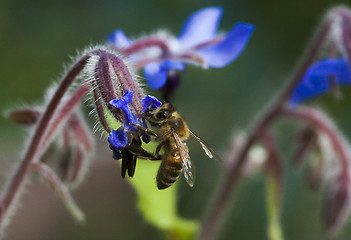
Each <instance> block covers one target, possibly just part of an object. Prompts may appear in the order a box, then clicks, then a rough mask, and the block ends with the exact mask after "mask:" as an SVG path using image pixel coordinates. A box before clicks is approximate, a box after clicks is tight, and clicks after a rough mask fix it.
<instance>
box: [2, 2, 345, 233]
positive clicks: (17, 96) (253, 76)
mask: <svg viewBox="0 0 351 240" xmlns="http://www.w3.org/2000/svg"><path fill="white" fill-rule="evenodd" d="M338 3H339V4H340V3H344V4H347V1H344V2H342V1H339V2H338V1H331V0H330V1H327V0H319V1H317V0H315V1H312V0H311V1H303V0H295V1H278V0H266V1H258V0H257V1H244V0H238V1H229V0H228V1H209V0H205V1H204V0H194V1H189V0H173V1H160V0H158V1H157V0H150V1H142V0H140V1H137V0H102V1H93V0H90V1H82V0H76V1H70V0H59V1H58V0H56V1H44V0H31V1H23V0H0V54H1V55H0V83H1V85H0V86H1V87H0V111H1V112H4V111H6V110H7V109H10V108H11V107H15V106H23V105H28V104H29V105H34V104H36V103H40V101H41V100H42V99H43V93H44V92H45V90H46V89H47V88H48V87H49V86H50V84H51V83H52V82H53V81H54V80H58V79H59V76H60V75H61V74H62V73H63V69H64V67H63V66H64V64H69V63H70V56H76V54H77V50H82V49H84V48H85V47H87V46H89V45H94V44H97V43H103V42H104V39H105V37H106V36H107V35H108V34H109V33H111V32H112V31H113V30H115V29H116V28H121V29H123V30H124V31H125V33H126V34H127V36H131V37H138V36H140V35H142V34H146V33H150V32H153V31H155V30H157V29H159V28H163V29H164V28H166V29H169V30H170V31H171V32H173V33H174V34H176V35H177V34H178V33H179V31H180V29H181V26H182V24H183V22H184V21H185V19H186V18H187V17H188V16H189V15H190V13H192V12H194V11H195V10H198V9H200V8H202V7H206V6H222V7H223V8H224V15H223V18H222V21H221V24H220V29H221V30H224V31H228V30H229V29H230V28H231V27H232V26H233V25H234V23H235V22H237V21H242V22H247V23H251V24H254V25H255V26H256V30H255V32H254V34H253V36H252V39H251V40H250V42H249V44H248V46H247V48H246V50H245V51H244V52H243V54H242V55H241V56H240V57H239V58H238V59H237V60H236V61H235V62H234V63H232V64H231V65H229V66H228V67H226V68H224V69H210V70H208V71H203V70H201V69H199V68H195V67H189V68H188V69H187V71H186V72H185V73H183V74H182V84H181V86H180V89H179V91H178V92H177V95H176V98H175V104H176V106H177V107H178V109H179V112H180V113H181V114H182V115H183V116H184V117H185V118H186V120H187V121H188V124H189V125H190V127H191V128H192V129H193V130H194V131H195V132H196V133H198V134H199V135H200V136H202V137H203V138H204V139H206V140H207V141H208V142H209V143H210V144H211V145H212V146H213V147H214V149H216V150H217V151H218V152H219V153H220V154H221V155H225V153H226V149H227V147H228V143H229V141H230V139H231V136H232V135H233V134H234V133H235V132H240V131H245V129H246V128H248V127H249V126H250V123H251V122H252V121H253V120H254V119H255V117H256V116H257V114H259V113H260V112H261V111H262V110H263V108H262V107H263V106H264V105H265V104H266V103H268V102H269V101H271V99H272V96H274V95H275V94H276V92H277V91H278V90H279V89H280V87H281V86H282V85H283V84H284V80H286V79H287V78H288V76H289V75H290V73H291V72H292V71H293V68H294V66H295V63H296V62H297V60H298V58H299V56H300V55H301V53H302V51H303V49H304V47H305V46H306V44H307V42H308V40H309V39H310V37H311V35H312V33H313V32H314V30H315V28H316V26H317V25H318V23H319V21H320V19H321V18H322V17H323V15H324V14H325V12H326V11H327V10H328V9H329V8H330V7H332V6H334V5H335V4H338ZM350 5H351V3H350ZM342 92H343V96H344V97H343V99H342V100H341V101H336V100H335V99H333V98H332V97H331V96H324V97H323V98H322V99H320V100H318V103H319V104H320V105H322V107H323V108H324V109H325V110H326V111H327V112H328V113H330V114H331V115H332V116H333V119H334V120H335V121H336V122H337V124H338V125H339V127H340V129H341V130H342V131H343V132H344V133H345V135H346V137H347V138H348V139H351V126H350V124H349V122H350V121H351V115H350V114H349V112H347V111H346V110H347V109H348V105H349V104H350V102H351V90H350V89H347V88H344V89H343V90H342ZM93 123H94V122H93V121H90V124H91V126H92V125H93ZM289 126H290V125H289V123H282V124H280V125H279V128H278V131H279V134H278V136H279V144H280V146H281V150H282V156H283V157H284V160H285V169H286V176H285V193H284V204H283V216H282V225H283V231H284V235H285V237H286V239H288V240H295V239H299V240H307V239H308V240H310V239H327V237H326V236H325V234H324V233H323V231H322V230H321V225H322V224H321V221H320V215H321V202H320V200H321V197H320V194H319V193H312V192H310V191H309V190H307V189H306V187H305V186H304V184H303V173H302V172H301V171H296V169H291V167H290V166H291V164H290V161H289V160H290V158H291V155H292V152H293V149H294V144H292V143H291V139H292V137H293V134H294V133H293V132H292V131H291V130H289V129H290V127H289ZM26 136H27V134H26V132H25V131H24V130H23V129H21V128H20V127H17V126H15V125H13V124H11V123H9V122H8V121H6V120H5V119H4V118H0V152H1V154H0V160H1V161H0V167H1V174H0V179H1V182H2V183H3V182H4V180H5V179H6V177H7V176H8V175H9V174H10V172H11V168H12V167H13V166H14V164H15V163H16V162H17V161H18V160H19V157H20V154H21V153H22V149H23V146H24V145H25V144H26V141H25V138H26ZM95 138H96V144H97V150H96V155H97V156H98V158H97V159H94V160H93V165H92V167H91V169H90V172H89V174H88V177H87V179H86V181H85V182H84V183H83V185H82V186H81V187H79V188H78V189H77V190H76V191H75V194H74V195H75V197H76V200H77V202H78V204H79V205H80V206H81V208H82V209H83V210H84V211H85V213H86V215H87V224H86V225H85V226H80V225H77V224H76V223H75V222H74V221H73V220H72V219H71V217H70V216H69V214H68V213H67V211H66V210H65V209H64V208H63V206H62V204H61V203H60V202H59V200H58V199H57V198H56V197H55V196H54V194H52V192H51V191H50V190H49V189H48V188H47V187H45V186H43V185H42V184H31V185H30V186H29V187H28V190H27V193H26V194H25V196H24V197H23V199H22V201H21V204H20V206H19V207H18V210H17V213H16V215H15V216H14V218H13V222H12V224H11V226H10V227H9V229H8V237H7V239H55V240H56V239H67V240H68V239H163V235H162V233H160V232H159V231H158V230H157V229H155V228H154V227H152V226H150V225H149V224H148V223H146V222H145V221H144V220H143V219H142V217H141V215H140V213H139V212H138V211H137V210H136V207H135V201H136V199H135V194H134V191H133V189H132V188H131V187H130V185H129V184H128V183H127V181H124V180H122V179H121V177H120V172H119V171H120V170H119V166H118V165H117V164H116V162H115V161H113V160H112V158H111V155H112V153H111V152H110V150H109V149H108V146H107V144H106V142H104V141H103V140H100V134H99V133H97V134H95ZM190 146H191V147H190V148H191V156H192V159H193V162H194V164H195V165H196V168H197V182H196V184H195V186H194V187H193V188H192V189H190V188H189V187H188V186H187V185H186V183H185V182H184V180H183V179H182V180H181V184H180V189H179V196H178V202H179V211H180V214H181V215H182V216H185V217H187V218H189V219H201V218H202V217H203V216H204V214H205V212H206V209H207V204H208V203H209V202H210V201H211V199H212V197H213V194H214V193H215V192H216V191H215V187H216V185H217V184H218V183H219V180H220V178H221V173H222V169H221V167H220V166H218V165H219V164H217V163H216V162H215V161H211V160H207V159H206V157H205V156H204V155H203V154H202V153H201V149H200V148H199V147H198V146H197V145H196V144H193V145H190ZM264 200H265V197H264V177H263V175H262V174H259V175H258V176H255V177H252V178H250V179H248V180H246V181H244V182H242V184H240V187H239V189H238V192H237V194H236V195H235V197H234V199H233V200H232V207H231V208H230V209H229V210H228V212H227V218H226V219H225V222H224V225H223V227H222V229H221V232H220V235H219V237H218V239H222V240H224V239H228V240H229V239H241V240H244V239H266V233H265V227H266V216H265V203H264ZM350 235H351V224H350V223H348V224H347V225H346V227H345V228H344V229H343V231H342V232H341V233H340V234H338V235H337V236H336V237H335V239H338V240H341V239H350Z"/></svg>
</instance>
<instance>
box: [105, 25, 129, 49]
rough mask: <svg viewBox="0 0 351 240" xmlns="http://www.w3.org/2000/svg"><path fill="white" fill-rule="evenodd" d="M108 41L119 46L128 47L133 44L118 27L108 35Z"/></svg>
mask: <svg viewBox="0 0 351 240" xmlns="http://www.w3.org/2000/svg"><path fill="white" fill-rule="evenodd" d="M106 40H107V42H108V43H110V44H113V45H114V46H116V47H118V48H126V47H128V46H129V45H130V44H131V40H130V39H129V38H128V37H127V36H126V35H125V34H124V32H123V31H122V30H121V29H117V30H116V31H114V32H113V33H111V34H110V35H109V36H108V37H107V39H106Z"/></svg>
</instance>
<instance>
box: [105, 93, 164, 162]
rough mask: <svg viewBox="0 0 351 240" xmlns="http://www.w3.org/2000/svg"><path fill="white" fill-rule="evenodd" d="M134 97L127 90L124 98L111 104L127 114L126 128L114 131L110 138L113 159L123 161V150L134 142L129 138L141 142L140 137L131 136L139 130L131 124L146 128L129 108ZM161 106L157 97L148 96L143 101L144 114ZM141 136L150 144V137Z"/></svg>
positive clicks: (122, 127)
mask: <svg viewBox="0 0 351 240" xmlns="http://www.w3.org/2000/svg"><path fill="white" fill-rule="evenodd" d="M133 95H134V92H133V91H130V90H127V91H126V93H125V94H124V96H123V97H122V98H120V99H114V100H112V101H111V102H110V104H111V105H113V106H114V107H116V108H118V109H121V110H122V111H123V112H124V114H125V122H124V126H121V127H119V128H118V129H117V130H112V131H111V133H110V135H109V136H108V142H109V144H110V148H111V150H112V151H113V157H114V158H115V159H121V158H122V154H121V150H122V149H124V148H125V147H128V144H130V143H131V142H132V139H128V137H129V138H133V137H134V138H137V141H140V135H138V134H129V133H130V132H136V131H137V129H136V128H135V127H134V126H131V125H130V124H135V125H143V126H146V124H145V121H144V120H143V119H139V118H138V117H137V116H136V115H135V114H133V113H132V111H131V109H130V107H129V103H131V102H132V101H133ZM161 104H162V103H161V102H160V101H159V100H158V99H157V98H156V97H154V96H151V95H148V96H146V97H145V98H143V99H142V107H143V112H145V111H146V110H148V109H149V108H157V107H159V106H161ZM141 134H142V137H143V141H144V142H148V141H149V136H147V135H143V133H141ZM128 140H129V141H128Z"/></svg>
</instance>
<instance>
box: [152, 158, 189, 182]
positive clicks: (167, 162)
mask: <svg viewBox="0 0 351 240" xmlns="http://www.w3.org/2000/svg"><path fill="white" fill-rule="evenodd" d="M182 168H183V167H182V163H181V160H180V157H179V155H176V156H174V155H171V154H169V153H168V154H167V153H166V154H165V156H164V158H163V160H162V162H161V165H160V168H159V170H158V173H157V177H156V181H157V187H158V189H165V188H168V187H170V186H171V185H172V184H173V183H174V182H175V181H176V180H177V179H178V177H179V175H180V174H181V173H182Z"/></svg>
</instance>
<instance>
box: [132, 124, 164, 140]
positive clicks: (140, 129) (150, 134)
mask: <svg viewBox="0 0 351 240" xmlns="http://www.w3.org/2000/svg"><path fill="white" fill-rule="evenodd" d="M129 125H130V126H133V127H136V128H137V129H138V130H139V131H141V132H142V133H145V134H147V135H149V136H152V137H157V134H156V133H154V132H153V131H152V130H151V129H149V128H146V127H144V126H140V125H136V124H133V123H129Z"/></svg>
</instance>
